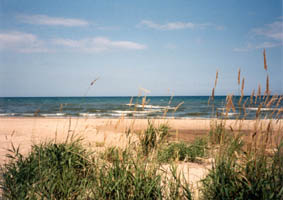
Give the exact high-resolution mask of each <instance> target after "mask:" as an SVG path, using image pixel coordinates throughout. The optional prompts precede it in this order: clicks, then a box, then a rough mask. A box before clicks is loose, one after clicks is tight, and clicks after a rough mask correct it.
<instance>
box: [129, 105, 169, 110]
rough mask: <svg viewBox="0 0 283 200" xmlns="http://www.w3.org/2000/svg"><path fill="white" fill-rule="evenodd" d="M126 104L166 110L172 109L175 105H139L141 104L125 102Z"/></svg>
mask: <svg viewBox="0 0 283 200" xmlns="http://www.w3.org/2000/svg"><path fill="white" fill-rule="evenodd" d="M126 105H127V106H135V107H137V108H148V109H168V110H174V109H175V107H171V106H158V105H157V106H156V105H141V104H126Z"/></svg>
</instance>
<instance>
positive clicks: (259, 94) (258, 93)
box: [255, 84, 261, 103]
mask: <svg viewBox="0 0 283 200" xmlns="http://www.w3.org/2000/svg"><path fill="white" fill-rule="evenodd" d="M260 96H261V86H260V84H258V89H257V94H256V97H255V103H256V102H257V98H258V99H259V101H260V99H261V98H260Z"/></svg>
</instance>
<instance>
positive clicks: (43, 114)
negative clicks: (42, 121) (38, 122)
mask: <svg viewBox="0 0 283 200" xmlns="http://www.w3.org/2000/svg"><path fill="white" fill-rule="evenodd" d="M64 115H65V113H42V114H40V116H43V117H60V116H64Z"/></svg>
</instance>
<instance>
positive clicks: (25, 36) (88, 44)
mask: <svg viewBox="0 0 283 200" xmlns="http://www.w3.org/2000/svg"><path fill="white" fill-rule="evenodd" d="M142 49H146V45H143V44H140V43H136V42H132V41H126V40H125V41H124V40H117V41H115V40H110V39H108V38H106V37H94V38H85V39H80V40H71V39H66V38H57V39H51V40H41V39H39V38H38V37H37V36H36V35H34V34H30V33H24V32H16V31H10V32H2V33H1V32H0V50H2V51H5V50H9V51H14V52H20V53H42V52H58V51H79V52H87V53H97V52H103V51H111V50H142Z"/></svg>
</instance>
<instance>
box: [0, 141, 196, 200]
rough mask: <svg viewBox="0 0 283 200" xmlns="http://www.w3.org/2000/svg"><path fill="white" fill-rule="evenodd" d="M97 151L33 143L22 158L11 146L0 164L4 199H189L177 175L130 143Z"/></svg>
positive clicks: (73, 145) (70, 144)
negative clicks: (8, 160)
mask: <svg viewBox="0 0 283 200" xmlns="http://www.w3.org/2000/svg"><path fill="white" fill-rule="evenodd" d="M97 155H99V154H95V153H92V154H90V153H88V152H87V151H86V150H85V149H84V148H83V147H82V146H81V145H80V142H79V140H78V141H69V142H65V143H61V144H56V143H53V142H50V143H44V144H39V145H34V146H33V147H32V150H31V152H30V153H29V155H28V156H26V157H24V156H23V155H22V154H20V152H19V149H18V148H17V149H16V148H13V149H12V150H11V154H10V155H9V157H10V158H11V160H10V162H9V163H8V164H5V165H3V166H2V168H1V182H0V186H1V189H2V192H3V199H88V200H92V199H190V198H191V193H190V187H189V184H187V183H186V182H185V183H184V182H183V181H181V179H182V177H181V176H180V174H177V172H176V171H166V172H165V171H163V170H162V168H161V166H160V165H159V164H158V163H157V162H155V161H154V160H155V159H156V157H152V158H151V159H149V158H146V157H144V155H143V154H142V153H141V152H140V151H139V150H138V148H137V146H135V145H129V146H128V147H126V148H125V149H121V148H115V147H113V148H107V149H106V150H105V151H104V152H103V153H102V154H100V156H97ZM168 177H169V178H168ZM167 184H168V185H167Z"/></svg>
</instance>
